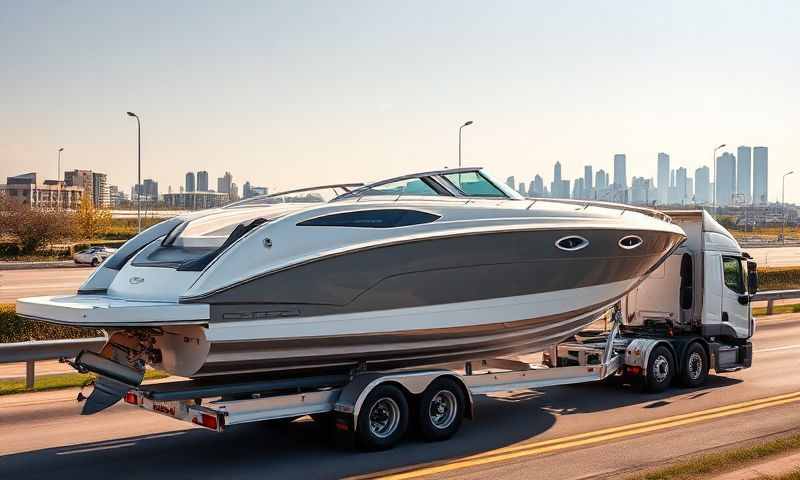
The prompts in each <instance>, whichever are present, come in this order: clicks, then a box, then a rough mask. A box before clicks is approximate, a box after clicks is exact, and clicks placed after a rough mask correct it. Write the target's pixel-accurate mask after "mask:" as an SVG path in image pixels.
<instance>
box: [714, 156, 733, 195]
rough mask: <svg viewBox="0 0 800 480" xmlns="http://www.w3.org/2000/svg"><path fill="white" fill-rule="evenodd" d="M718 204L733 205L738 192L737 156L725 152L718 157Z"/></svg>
mask: <svg viewBox="0 0 800 480" xmlns="http://www.w3.org/2000/svg"><path fill="white" fill-rule="evenodd" d="M716 184H717V185H716V187H717V204H718V205H721V206H726V205H731V204H732V203H733V195H734V193H736V157H734V156H733V154H731V153H728V152H723V153H722V155H720V156H719V157H717V181H716Z"/></svg>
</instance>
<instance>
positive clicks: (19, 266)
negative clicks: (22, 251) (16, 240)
mask: <svg viewBox="0 0 800 480" xmlns="http://www.w3.org/2000/svg"><path fill="white" fill-rule="evenodd" d="M89 266H90V265H80V264H77V263H75V262H73V261H72V260H63V261H57V262H0V270H30V269H40V268H80V267H89Z"/></svg>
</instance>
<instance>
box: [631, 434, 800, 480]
mask: <svg viewBox="0 0 800 480" xmlns="http://www.w3.org/2000/svg"><path fill="white" fill-rule="evenodd" d="M795 450H800V434H798V433H796V434H793V435H790V436H787V437H782V438H777V439H774V440H769V441H766V442H764V443H760V444H758V445H753V446H750V447H743V448H735V449H731V450H726V451H723V452H718V453H709V454H705V455H699V456H696V457H692V458H689V459H688V460H685V461H681V462H678V463H675V464H673V465H669V466H667V467H662V468H658V469H655V470H650V471H646V472H642V473H638V474H635V475H633V476H630V477H627V480H667V479H670V480H695V479H702V478H708V477H709V476H711V475H716V474H719V473H724V472H728V471H732V470H737V469H739V468H742V467H744V466H746V465H749V464H753V463H757V462H760V461H765V460H767V459H771V458H772V457H776V456H778V455H782V454H786V453H790V452H793V451H795ZM791 475H794V476H791ZM778 478H779V479H780V480H783V479H786V480H800V472H793V473H792V474H790V476H782V477H778Z"/></svg>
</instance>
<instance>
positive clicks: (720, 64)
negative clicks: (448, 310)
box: [0, 0, 800, 202]
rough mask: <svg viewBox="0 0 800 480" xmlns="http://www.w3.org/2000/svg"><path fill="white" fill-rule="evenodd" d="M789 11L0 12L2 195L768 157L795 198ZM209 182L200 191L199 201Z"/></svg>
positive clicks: (578, 170)
mask: <svg viewBox="0 0 800 480" xmlns="http://www.w3.org/2000/svg"><path fill="white" fill-rule="evenodd" d="M798 20H800V2H782V1H767V2H753V1H733V0H729V1H702V2H697V1H675V2H655V1H609V2H598V1H591V0H587V1H570V0H559V1H556V2H553V1H519V2H514V1H503V2H485V1H484V2H481V1H458V2H456V1H409V2H397V1H379V0H371V1H367V0H364V1H362V2H350V1H336V2H333V1H318V2H313V1H299V0H298V1H286V2H282V1H281V2H270V1H265V0H264V1H254V2H240V1H231V2H202V1H186V2H181V1H170V2H155V1H152V2H148V1H140V2H121V1H111V2H108V1H97V2H94V1H69V0H62V1H53V2H49V1H44V0H36V1H30V2H18V1H13V0H0V181H2V180H3V179H4V178H5V177H6V176H8V175H15V174H19V173H23V172H28V171H37V172H40V174H42V175H44V176H45V177H47V178H54V177H55V175H56V169H57V149H58V148H59V147H64V152H63V154H62V155H63V157H62V170H66V169H75V168H82V169H91V170H95V171H101V172H105V173H108V175H109V183H110V184H117V185H120V186H121V187H122V188H123V189H124V190H125V191H129V189H130V186H131V185H132V184H133V183H135V178H136V121H135V120H134V119H132V118H129V117H127V116H126V115H125V112H126V111H128V110H131V111H134V112H136V113H138V114H139V115H140V117H141V119H142V143H143V145H142V171H143V173H142V175H143V178H155V179H156V180H157V181H159V186H160V189H161V191H163V192H166V190H167V186H168V185H172V187H173V190H174V191H177V189H178V186H179V185H182V184H183V181H184V175H185V173H186V172H187V171H190V170H192V171H195V170H207V171H208V172H209V176H210V177H211V179H210V183H212V184H213V186H216V182H215V180H214V179H215V178H216V177H219V176H222V174H223V173H224V172H225V171H230V172H231V173H232V174H233V177H234V182H236V183H237V184H239V185H242V184H243V183H244V181H245V180H249V181H250V182H251V183H252V184H254V185H264V186H268V187H270V189H271V190H273V191H274V190H275V189H285V188H294V187H300V186H307V185H313V184H324V183H332V182H350V181H368V180H376V179H380V178H385V177H391V176H395V175H401V174H404V173H410V172H414V171H422V170H430V169H438V168H442V167H445V166H446V167H455V166H457V164H458V127H459V125H461V124H462V123H464V122H465V121H467V120H473V121H474V122H475V123H474V124H473V125H472V126H469V127H466V128H465V129H464V131H463V134H464V136H463V157H462V158H463V162H464V165H469V166H477V165H479V166H483V167H485V168H486V169H487V170H488V171H489V172H491V173H492V174H493V175H494V176H495V177H498V178H503V179H504V178H505V177H506V176H509V175H515V176H516V178H517V181H525V182H528V181H530V180H531V179H532V178H533V176H534V175H535V174H537V173H539V174H541V175H542V176H543V177H544V179H545V182H550V181H551V180H552V176H553V164H554V163H555V162H556V161H560V162H561V163H562V165H563V172H564V176H565V178H572V179H574V178H576V177H579V176H581V175H582V174H583V166H584V165H586V164H591V165H593V166H594V167H595V170H596V169H598V168H604V169H605V170H607V171H611V167H612V164H613V156H614V154H615V153H625V154H626V155H627V158H628V181H629V182H630V177H631V176H633V175H636V176H645V177H655V176H656V156H657V154H658V152H662V151H663V152H667V153H669V154H670V156H671V159H672V166H673V168H676V167H678V166H685V167H687V168H688V169H689V171H690V173H689V175H690V176H694V169H695V168H697V167H700V166H702V165H709V166H711V161H712V154H713V149H714V147H715V146H716V145H719V144H721V143H727V144H728V146H729V147H730V149H729V150H730V151H732V152H733V153H735V149H736V147H737V146H738V145H765V146H768V147H769V153H770V172H769V176H770V178H769V197H770V200H775V199H776V198H778V197H779V196H780V189H781V187H780V185H781V176H782V175H783V173H785V172H786V171H789V170H791V169H793V168H796V169H798V174H797V175H793V176H790V177H788V178H787V181H786V199H787V201H794V202H800V161H798V159H800V135H798V134H797V128H796V125H797V120H798V115H800V95H798V93H800V91H799V90H800V55H798V54H797V52H798V50H797V48H798V47H797V45H800V29H798V28H796V26H797V24H798ZM213 186H212V188H213Z"/></svg>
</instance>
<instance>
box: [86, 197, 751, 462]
mask: <svg viewBox="0 0 800 480" xmlns="http://www.w3.org/2000/svg"><path fill="white" fill-rule="evenodd" d="M668 213H669V214H670V216H671V217H672V218H673V220H674V221H675V222H676V223H678V224H679V225H681V226H682V228H683V229H684V230H685V231H686V233H687V241H686V242H685V243H684V245H682V246H681V247H680V248H678V249H677V250H676V251H675V252H674V253H673V255H671V257H670V258H669V259H668V260H667V261H666V262H664V264H663V265H662V266H661V267H659V269H657V270H656V271H654V272H652V273H651V274H650V275H649V276H648V277H647V278H646V279H643V280H642V282H641V283H640V285H639V286H638V287H637V288H635V289H634V290H632V291H631V292H630V293H628V294H627V295H626V296H625V297H623V298H621V299H620V300H619V302H618V303H617V304H616V305H614V306H613V307H612V308H611V309H610V310H609V311H608V312H606V314H605V315H604V316H603V317H602V318H601V319H600V320H599V322H600V323H601V324H602V328H597V325H596V324H597V322H596V323H595V324H593V326H590V327H589V328H588V329H587V330H584V331H582V332H580V333H579V334H577V335H575V336H574V337H572V338H570V339H567V340H566V341H563V342H561V343H558V344H556V345H553V346H551V347H550V348H549V349H548V350H546V351H545V352H543V353H542V357H541V361H540V362H539V363H537V364H529V363H526V362H523V361H520V360H519V359H513V358H496V359H479V360H473V361H470V362H466V363H464V364H459V365H437V366H431V367H428V368H414V369H403V370H392V371H371V370H369V369H368V366H367V365H362V366H360V367H358V368H355V369H353V370H352V371H351V372H349V373H348V374H346V375H345V374H335V375H316V376H302V377H292V376H287V377H285V378H257V377H256V378H240V379H237V378H229V379H225V380H224V381H220V380H218V379H216V380H203V379H196V380H186V381H178V382H167V383H156V384H150V385H141V386H139V387H137V388H134V389H131V390H129V391H128V393H127V394H126V395H125V397H124V401H125V402H126V403H128V404H131V405H135V406H137V407H139V408H142V409H145V410H148V411H152V412H155V413H159V414H162V415H167V416H170V417H173V418H175V419H178V420H183V421H187V422H191V423H193V424H195V425H198V426H201V427H204V428H206V429H210V430H214V431H217V432H222V431H224V430H225V429H226V428H228V427H231V426H233V425H239V424H244V423H250V422H259V421H284V422H285V421H287V420H288V421H291V420H293V419H296V418H299V417H303V416H307V415H309V416H311V417H312V418H313V419H314V420H315V421H320V422H324V423H325V424H326V426H327V427H329V428H330V429H331V430H332V431H333V432H334V434H335V438H337V439H339V440H340V441H343V442H345V443H348V444H350V443H354V444H356V445H357V446H359V447H360V448H362V449H366V450H379V449H386V448H391V447H392V446H394V445H395V444H397V442H399V441H400V440H401V439H402V438H403V436H404V434H405V433H406V431H407V430H408V429H409V428H415V429H416V430H417V431H418V432H419V433H420V434H421V436H422V438H424V439H425V440H428V441H436V440H445V439H448V438H450V437H452V436H453V435H454V434H455V433H456V432H457V431H458V429H459V428H460V426H461V423H462V420H463V419H464V418H468V419H471V418H473V417H474V408H475V406H474V401H473V398H474V397H475V396H477V395H490V394H495V393H500V392H509V391H518V390H526V389H538V388H543V387H550V386H557V385H569V384H576V383H587V382H597V381H601V380H605V379H608V378H610V377H615V378H618V379H620V380H621V381H622V383H629V384H639V385H640V386H641V388H642V389H643V390H645V391H651V392H659V391H663V390H665V389H666V388H668V387H669V386H670V385H671V384H679V385H681V386H684V387H699V386H701V385H703V384H704V383H705V381H706V379H707V377H708V374H709V372H710V371H711V370H714V371H716V372H718V373H722V372H730V371H736V370H739V369H743V368H748V367H749V366H750V365H751V363H752V344H751V343H750V340H749V339H750V337H751V336H752V335H753V333H754V331H755V321H754V319H753V317H752V312H751V308H750V297H751V296H752V295H753V294H755V293H756V290H757V286H758V279H757V276H756V274H755V269H756V265H755V263H754V262H752V260H751V259H750V258H749V256H748V255H747V254H746V253H745V252H743V251H742V250H741V249H740V247H739V245H738V243H737V242H736V241H735V239H734V238H733V237H732V236H731V235H730V233H729V232H727V230H725V229H724V228H723V227H722V226H720V225H719V224H718V223H717V222H716V221H714V220H713V219H712V218H711V217H710V216H709V215H708V214H707V213H705V212H703V211H678V212H668ZM87 362H91V358H88V359H84V360H81V359H76V362H75V363H78V364H81V363H82V364H86V363H87ZM90 370H92V369H91V368H90ZM93 371H94V370H93ZM96 388H97V387H96Z"/></svg>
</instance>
